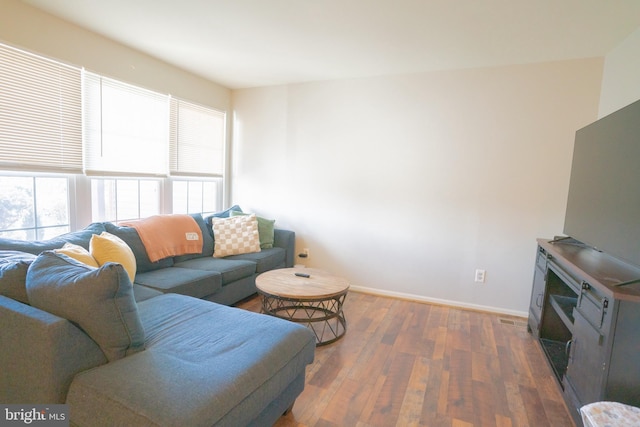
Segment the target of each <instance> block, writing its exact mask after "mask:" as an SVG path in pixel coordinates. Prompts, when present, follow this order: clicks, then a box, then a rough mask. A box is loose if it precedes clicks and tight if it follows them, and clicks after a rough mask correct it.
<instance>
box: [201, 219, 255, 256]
mask: <svg viewBox="0 0 640 427" xmlns="http://www.w3.org/2000/svg"><path fill="white" fill-rule="evenodd" d="M211 226H212V228H213V240H214V248H213V256H214V258H222V257H226V256H229V255H240V254H248V253H252V252H260V236H259V234H258V220H257V218H256V215H255V214H251V215H246V216H232V217H229V218H212V219H211Z"/></svg>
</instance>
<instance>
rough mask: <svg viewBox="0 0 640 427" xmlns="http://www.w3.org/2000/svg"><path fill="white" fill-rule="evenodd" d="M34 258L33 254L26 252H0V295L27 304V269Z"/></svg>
mask: <svg viewBox="0 0 640 427" xmlns="http://www.w3.org/2000/svg"><path fill="white" fill-rule="evenodd" d="M35 259H36V256H35V255H33V254H30V253H26V252H20V251H2V252H0V295H4V296H6V297H9V298H13V299H14V300H16V301H20V302H22V303H25V304H29V297H28V296H27V287H26V280H27V270H28V269H29V266H30V265H31V263H32V262H33V260H35Z"/></svg>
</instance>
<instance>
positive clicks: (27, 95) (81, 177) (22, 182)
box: [0, 43, 226, 240]
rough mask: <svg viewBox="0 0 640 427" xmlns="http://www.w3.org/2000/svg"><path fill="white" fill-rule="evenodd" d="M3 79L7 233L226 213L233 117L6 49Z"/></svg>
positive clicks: (2, 225)
mask: <svg viewBox="0 0 640 427" xmlns="http://www.w3.org/2000/svg"><path fill="white" fill-rule="evenodd" d="M0 82H1V85H2V89H1V90H0V191H1V193H0V236H4V237H14V238H20V239H28V240H33V239H43V238H49V237H53V236H54V235H57V234H61V233H64V232H67V231H70V230H72V229H75V228H76V224H78V225H79V226H82V225H85V224H84V223H86V222H89V221H90V220H93V221H114V222H118V221H124V220H132V219H137V218H142V217H147V216H150V215H155V214H160V213H172V212H176V213H197V212H200V213H212V212H215V211H217V210H219V209H220V208H221V206H222V200H223V189H224V188H225V187H226V185H225V182H224V181H225V164H226V157H225V147H226V134H225V132H226V113H225V112H223V111H218V110H215V109H212V108H209V107H204V106H201V105H197V104H194V103H191V102H188V101H185V100H181V99H177V98H174V97H172V96H170V95H168V94H161V93H158V92H154V91H150V90H147V89H144V88H141V87H138V86H134V85H130V84H127V83H124V82H120V81H117V80H114V79H110V78H106V77H103V76H100V75H98V74H95V73H91V72H87V71H85V70H83V69H82V68H81V67H76V66H70V65H67V64H63V63H60V62H57V61H54V60H50V59H48V58H43V57H41V56H38V55H34V54H31V53H28V52H24V51H21V50H18V49H15V48H12V47H10V46H6V45H3V44H1V43H0ZM85 176H86V177H85ZM75 197H77V198H78V200H76V198H75ZM89 199H90V203H89ZM89 210H91V212H89Z"/></svg>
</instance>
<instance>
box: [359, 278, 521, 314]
mask: <svg viewBox="0 0 640 427" xmlns="http://www.w3.org/2000/svg"><path fill="white" fill-rule="evenodd" d="M349 290H350V291H354V292H360V293H363V294H371V295H379V296H383V297H391V298H399V299H404V300H409V301H416V302H424V303H429V304H438V305H446V306H450V307H457V308H465V309H468V310H476V311H486V312H489V313H496V314H504V315H508V316H516V317H523V318H525V319H526V318H527V317H528V315H529V314H528V313H527V312H526V311H518V310H505V309H504V308H496V307H489V306H486V305H478V304H468V303H464V302H459V301H450V300H444V299H439V298H429V297H425V296H421V295H413V294H405V293H402V292H393V291H384V290H381V289H374V288H366V287H363V286H351V287H349Z"/></svg>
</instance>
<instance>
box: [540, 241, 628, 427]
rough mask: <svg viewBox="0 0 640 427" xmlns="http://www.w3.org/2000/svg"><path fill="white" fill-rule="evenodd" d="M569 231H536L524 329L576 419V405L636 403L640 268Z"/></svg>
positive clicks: (577, 411) (577, 423)
mask: <svg viewBox="0 0 640 427" xmlns="http://www.w3.org/2000/svg"><path fill="white" fill-rule="evenodd" d="M576 242H577V241H575V240H573V239H562V240H557V239H556V240H545V239H538V248H537V256H536V262H535V268H534V278H533V289H532V293H531V304H530V306H529V324H528V326H529V331H530V332H531V333H532V335H533V336H534V337H535V338H536V339H537V340H538V343H539V344H540V346H541V348H542V350H543V351H544V354H545V356H546V359H547V361H548V362H549V365H550V366H551V368H552V370H553V373H554V375H555V377H556V379H557V380H558V384H559V386H560V387H561V388H562V391H563V397H564V400H565V403H566V404H567V407H568V408H569V410H570V412H571V415H572V416H573V418H574V421H575V423H576V425H582V422H581V420H580V414H579V409H580V407H582V406H583V405H586V404H588V403H592V402H597V401H602V400H611V401H616V402H621V403H626V404H629V405H634V406H640V363H638V361H637V354H638V350H639V349H640V280H639V279H638V278H639V277H640V268H637V267H633V266H631V265H629V264H625V263H623V262H622V261H620V260H617V259H615V258H613V257H611V256H609V255H607V254H605V253H603V252H600V251H598V250H596V249H594V248H591V247H589V246H586V245H583V244H577V243H580V242H577V243H576Z"/></svg>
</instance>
